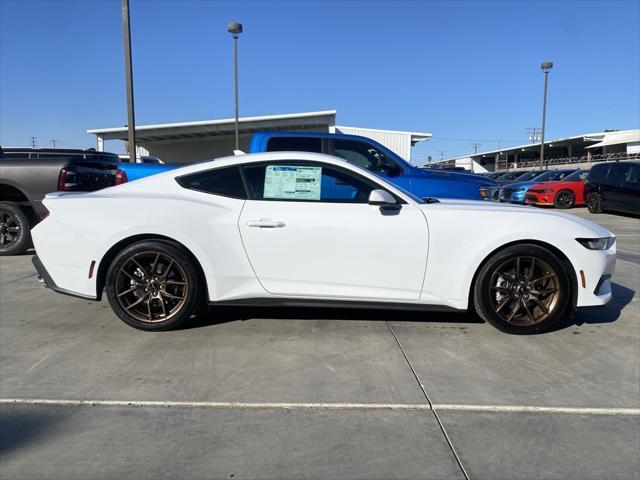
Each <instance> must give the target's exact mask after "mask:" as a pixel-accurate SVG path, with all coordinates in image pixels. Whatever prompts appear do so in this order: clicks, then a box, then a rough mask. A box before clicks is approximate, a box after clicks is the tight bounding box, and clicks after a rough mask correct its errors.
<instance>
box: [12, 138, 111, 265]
mask: <svg viewBox="0 0 640 480" xmlns="http://www.w3.org/2000/svg"><path fill="white" fill-rule="evenodd" d="M119 161H120V159H119V158H118V155H116V154H113V153H106V152H97V151H95V150H71V149H60V148H4V149H2V148H0V255H18V254H20V253H22V252H24V251H25V250H27V249H28V248H29V247H30V246H31V236H30V230H31V228H32V227H33V226H35V224H36V223H38V222H39V221H40V220H41V219H43V218H44V217H46V216H47V214H48V212H47V209H46V208H45V207H44V206H43V205H42V199H43V198H44V196H45V195H46V194H47V193H49V192H55V191H94V190H99V189H101V188H105V187H110V186H112V185H115V179H116V174H117V166H118V163H119Z"/></svg>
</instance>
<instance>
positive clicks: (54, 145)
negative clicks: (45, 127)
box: [51, 138, 56, 148]
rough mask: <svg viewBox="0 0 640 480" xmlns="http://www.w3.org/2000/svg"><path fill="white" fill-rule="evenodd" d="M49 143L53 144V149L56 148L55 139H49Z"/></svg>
mask: <svg viewBox="0 0 640 480" xmlns="http://www.w3.org/2000/svg"><path fill="white" fill-rule="evenodd" d="M51 143H52V144H53V148H56V139H55V138H52V139H51Z"/></svg>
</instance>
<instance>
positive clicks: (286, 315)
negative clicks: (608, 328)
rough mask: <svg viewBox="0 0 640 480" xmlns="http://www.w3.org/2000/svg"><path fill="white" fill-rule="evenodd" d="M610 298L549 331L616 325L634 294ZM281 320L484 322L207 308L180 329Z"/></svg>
mask: <svg viewBox="0 0 640 480" xmlns="http://www.w3.org/2000/svg"><path fill="white" fill-rule="evenodd" d="M611 288H612V292H613V299H612V300H611V302H609V303H608V304H607V305H605V306H604V307H587V308H581V309H579V310H578V311H577V312H576V315H575V318H570V317H566V318H565V319H564V320H563V321H561V322H560V323H559V324H558V325H557V326H556V327H555V328H553V329H552V330H550V331H558V330H563V329H565V328H568V327H572V326H576V325H577V326H580V325H583V324H598V323H612V322H615V321H616V320H617V319H618V318H619V317H620V314H621V312H622V310H623V309H624V307H625V306H626V305H627V304H629V303H630V302H631V300H632V299H633V297H634V295H635V291H634V290H631V289H629V288H626V287H623V286H622V285H620V284H617V283H613V284H612V285H611ZM257 318H260V319H280V320H369V321H394V322H433V323H436V322H437V323H451V324H452V326H453V325H455V324H470V323H484V321H483V320H482V319H481V318H479V317H478V315H476V313H475V312H473V311H469V312H461V313H455V312H434V311H428V310H424V311H420V310H389V309H379V308H334V307H325V308H316V307H307V308H302V307H236V306H233V307H231V306H216V307H209V308H208V309H207V311H206V312H204V313H202V314H200V315H198V316H197V317H195V318H193V319H192V321H191V322H189V323H188V324H187V325H185V326H184V327H182V328H183V329H192V328H202V327H207V326H213V325H218V324H223V323H228V322H235V321H238V320H240V321H242V320H251V319H257Z"/></svg>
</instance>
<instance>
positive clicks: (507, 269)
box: [488, 256, 560, 326]
mask: <svg viewBox="0 0 640 480" xmlns="http://www.w3.org/2000/svg"><path fill="white" fill-rule="evenodd" d="M559 292H560V280H559V278H558V274H557V272H556V271H555V270H554V269H553V268H552V267H551V265H549V263H547V262H545V261H544V260H541V259H540V258H536V257H533V256H516V257H512V258H509V259H508V260H506V261H505V262H504V263H502V264H501V265H499V266H498V268H496V269H495V271H494V273H493V275H492V276H491V280H490V281H489V292H488V293H489V295H488V298H489V302H490V304H491V307H492V308H493V310H494V312H495V313H496V315H497V316H498V317H499V318H500V319H502V320H503V321H504V322H506V323H507V324H511V325H517V326H530V325H535V324H538V323H540V322H542V321H544V320H545V319H547V318H548V317H550V316H551V315H553V314H554V312H555V309H556V308H557V306H558V298H559V296H560V293H559Z"/></svg>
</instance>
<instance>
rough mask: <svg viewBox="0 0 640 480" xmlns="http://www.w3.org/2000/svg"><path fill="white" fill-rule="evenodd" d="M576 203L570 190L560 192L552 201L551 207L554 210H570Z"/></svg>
mask: <svg viewBox="0 0 640 480" xmlns="http://www.w3.org/2000/svg"><path fill="white" fill-rule="evenodd" d="M575 203H576V197H575V195H574V194H573V192H572V191H570V190H560V191H559V192H558V194H557V195H556V198H554V199H553V206H554V207H556V208H571V207H573V205H574V204H575Z"/></svg>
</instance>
